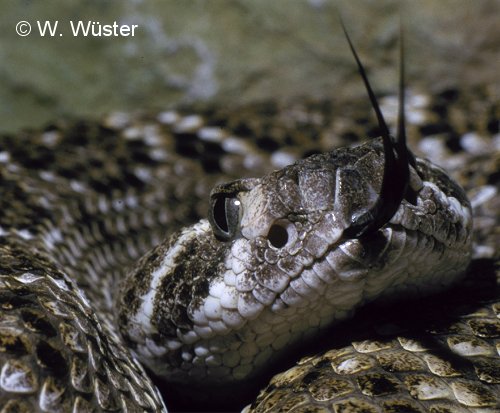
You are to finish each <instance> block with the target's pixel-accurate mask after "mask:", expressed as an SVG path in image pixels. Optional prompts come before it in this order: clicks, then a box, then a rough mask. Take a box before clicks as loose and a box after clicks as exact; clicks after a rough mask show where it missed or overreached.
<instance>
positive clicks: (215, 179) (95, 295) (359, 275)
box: [0, 38, 500, 413]
mask: <svg viewBox="0 0 500 413" xmlns="http://www.w3.org/2000/svg"><path fill="white" fill-rule="evenodd" d="M348 40H349V44H350V45H351V47H352V44H351V43H350V39H349V38H348ZM352 50H353V53H354V56H355V58H356V61H357V63H358V65H359V70H360V73H361V76H362V78H363V81H364V82H365V85H366V86H367V90H368V92H369V96H370V99H369V103H370V104H371V106H372V108H373V109H374V110H375V113H376V115H377V119H378V124H377V125H376V126H375V130H376V132H377V134H380V135H381V137H374V138H371V139H369V140H368V141H367V142H365V143H362V144H359V142H356V143H355V144H354V145H353V142H352V140H353V138H352V137H353V135H355V140H356V141H357V140H358V139H359V136H362V135H361V134H359V133H358V132H357V131H356V132H354V133H353V132H347V131H346V130H345V125H342V124H341V125H340V126H332V125H337V124H336V123H335V113H336V109H337V107H336V106H334V105H333V104H332V103H331V102H329V103H325V102H319V103H318V102H308V103H303V102H302V103H300V104H290V105H288V106H287V105H284V106H283V105H281V104H278V103H276V102H266V103H262V104H259V105H249V106H247V107H239V108H230V109H228V108H214V107H211V106H207V107H199V108H196V110H193V109H192V108H176V109H171V110H165V111H162V112H159V113H157V114H153V115H152V114H144V113H137V114H130V113H122V112H115V113H111V114H109V115H107V116H104V117H103V118H101V119H99V120H79V121H71V120H70V121H67V120H60V121H58V122H55V123H53V124H50V125H47V126H46V127H45V128H44V129H41V130H29V131H24V132H21V133H19V134H15V135H9V134H3V135H2V136H1V137H0V412H1V413H7V412H38V411H40V412H90V411H125V412H153V411H155V412H160V411H161V412H165V411H167V407H168V408H169V411H176V410H177V409H179V410H186V409H187V410H192V409H198V410H201V411H208V410H219V409H225V410H229V411H235V410H240V409H243V411H244V412H247V413H249V412H295V413H298V412H336V413H339V412H422V411H429V412H434V413H437V412H495V411H500V376H499V373H498V372H499V371H500V356H499V353H500V347H499V345H500V342H499V337H500V321H499V320H498V317H499V314H500V301H499V297H500V296H499V295H498V291H497V281H496V279H494V278H495V276H494V265H495V264H494V259H493V263H492V260H491V259H490V260H488V259H483V260H481V259H480V258H481V251H482V254H483V255H484V256H487V258H491V257H494V256H495V254H496V251H495V250H494V249H495V238H492V235H491V234H492V233H494V231H492V230H491V228H485V226H483V227H481V228H479V227H478V228H479V229H478V228H474V229H473V217H472V215H473V209H474V215H475V214H476V212H477V211H480V212H481V211H483V210H486V212H484V211H483V212H484V214H485V215H487V216H488V217H490V218H491V216H493V220H495V219H496V218H495V217H496V215H495V214H496V212H495V211H493V212H491V210H489V209H488V208H490V209H494V208H495V205H496V204H495V202H497V201H496V200H497V199H498V197H496V189H495V187H494V185H491V184H490V182H487V183H486V184H484V183H483V184H482V188H481V191H479V190H478V189H477V188H476V193H475V197H474V199H472V203H471V202H470V201H469V199H468V197H467V194H466V191H465V190H464V189H463V188H462V187H461V186H460V185H459V184H458V183H456V181H455V180H454V179H453V178H452V177H451V176H450V173H448V172H447V171H445V170H444V169H442V168H441V167H439V166H437V165H436V164H434V163H433V162H431V161H430V160H427V159H425V158H422V157H418V156H415V155H414V154H413V153H412V152H411V151H410V150H409V149H408V148H407V145H406V134H405V129H406V128H405V109H404V108H405V105H404V99H403V97H404V93H403V92H404V87H403V86H401V87H400V93H399V98H396V100H397V99H399V108H400V115H399V117H398V121H397V134H396V138H393V137H392V135H391V134H390V128H389V127H388V126H387V124H386V122H385V119H384V115H383V114H382V112H383V111H384V112H386V113H387V111H388V109H387V107H385V106H384V104H381V105H380V106H381V107H382V109H381V108H380V107H379V104H378V103H377V99H376V98H375V97H374V94H373V92H372V90H371V87H370V85H369V82H368V79H367V77H366V74H365V71H364V69H363V66H362V64H361V62H359V58H358V57H357V54H356V52H355V51H354V48H353V47H352ZM441 98H442V99H445V100H446V98H447V99H448V101H449V100H450V93H449V91H446V92H444V93H443V94H442V95H441ZM420 100H421V99H420ZM424 100H425V99H424ZM451 100H454V101H456V102H458V101H460V99H459V98H458V97H457V95H453V96H452V99H451ZM416 101H419V100H418V99H416ZM426 102H427V104H424V105H422V103H420V104H419V105H420V106H419V107H418V108H417V109H416V110H417V112H418V110H420V111H421V112H422V111H423V110H427V109H428V107H431V106H432V105H431V104H430V103H429V101H426ZM343 104H346V103H345V102H344V103H343ZM448 104H449V102H446V105H448ZM358 105H359V102H356V103H353V104H352V107H358ZM446 105H445V107H446ZM417 106H418V105H417ZM491 107H494V104H492V106H491ZM361 108H362V111H364V112H367V111H369V110H370V108H369V106H367V102H362V103H361ZM436 108H441V109H442V108H443V105H441V106H439V105H437V106H436V105H435V106H434V107H431V108H430V109H429V110H430V111H432V110H435V111H436V110H437V109H436ZM448 113H450V112H448ZM491 113H492V114H493V115H492V117H493V119H495V116H496V115H497V114H498V108H496V109H495V108H494V109H492V110H491ZM363 116H364V117H363V119H364V120H365V121H364V122H358V124H359V123H360V124H362V125H363V127H364V128H365V130H366V129H367V126H366V125H368V124H369V122H370V121H366V119H367V118H369V116H368V114H365V115H363ZM434 119H436V118H435V117H434ZM358 120H359V119H358ZM330 122H331V123H330ZM355 123H356V122H355ZM406 123H407V124H408V125H407V126H408V129H412V128H417V129H419V131H420V133H421V134H423V135H425V134H426V133H425V131H426V130H427V129H426V127H425V126H423V125H422V120H421V119H420V118H419V117H418V116H413V117H410V118H408V117H407V119H406ZM497 123H498V122H496V123H495V122H492V121H491V120H488V121H487V129H488V128H489V129H488V130H490V131H491V130H492V129H493V128H494V127H495V126H494V125H497ZM434 126H435V125H434ZM497 127H498V125H497ZM332 128H333V129H332ZM335 128H340V129H335ZM432 130H433V129H432V128H430V132H428V133H427V135H433V132H432ZM332 131H333V132H332ZM340 131H343V132H340ZM332 134H333V135H337V136H342V137H343V139H344V142H342V143H344V144H348V145H335V144H332V143H331V142H329V143H328V145H329V146H330V149H329V150H324V149H322V148H321V142H320V140H321V139H320V137H325V136H326V137H331V135H332ZM372 134H373V128H372ZM311 136H313V137H315V138H311ZM306 138H307V139H306ZM429 142H431V141H429V140H427V143H429ZM332 146H341V147H336V148H334V149H332V148H331V147H332ZM478 159H479V160H477V159H476V161H475V162H476V163H474V162H472V161H471V165H472V164H474V165H476V164H478V163H482V164H483V165H484V163H485V162H486V161H485V160H484V154H483V157H482V158H481V157H478ZM487 159H493V161H489V162H496V161H495V160H494V159H495V157H494V156H491V154H488V157H487ZM455 169H457V167H456V166H455ZM458 169H459V172H460V171H461V172H463V170H461V169H460V168H458ZM462 169H463V168H462ZM459 172H457V173H459ZM257 173H260V174H261V177H260V178H255V175H256V174H257ZM467 178H468V179H469V180H470V181H471V182H472V181H474V180H475V176H474V175H473V174H472V173H470V174H469V175H468V176H467ZM471 185H472V184H471ZM491 205H493V206H491ZM207 211H208V213H207ZM488 222H490V221H488ZM494 225H495V224H494ZM486 227H488V225H486ZM490 227H491V224H490ZM493 236H494V235H493ZM492 239H493V241H492ZM474 240H476V241H474ZM474 242H475V243H476V244H474ZM474 245H475V246H476V248H475V249H476V250H478V251H480V252H479V253H478V254H479V259H476V258H475V259H473V260H472V264H470V262H471V258H473V250H474V248H473V247H474ZM480 246H482V247H483V249H482V250H481V249H480V248H479V247H480ZM488 246H492V247H491V248H493V252H491V251H490V250H488ZM478 248H479V249H478ZM485 248H486V252H485ZM488 251H489V252H488ZM476 255H477V254H476ZM492 274H493V275H492ZM453 285H455V287H453ZM450 288H451V289H450ZM443 291H444V292H443ZM429 295H431V298H429V299H426V298H425V297H427V296H429ZM358 307H361V308H360V310H359V311H357V314H354V313H355V310H356V309H357V308H358ZM398 317H399V318H398ZM398 323H399V324H398ZM332 340H333V341H332ZM321 346H323V348H320V349H319V350H318V347H321ZM325 346H326V349H325ZM304 348H305V349H306V353H308V352H309V354H308V355H306V356H304V357H303V358H302V359H300V361H298V362H297V364H295V365H292V366H291V367H290V359H291V358H292V356H294V354H295V352H296V351H297V352H298V351H303V350H304ZM307 349H309V350H307ZM311 349H313V350H311ZM311 352H312V353H311ZM292 364H293V363H292ZM283 365H285V366H286V367H289V369H288V370H286V371H283V372H281V373H279V374H277V375H275V376H274V377H272V378H271V374H273V373H276V370H273V369H272V366H283ZM268 370H269V372H267V371H268ZM261 376H262V377H263V379H262V380H264V381H268V384H267V386H265V388H264V389H263V390H261V392H260V393H259V394H258V395H256V394H255V393H254V391H255V389H254V387H255V386H256V383H262V382H261V381H258V380H257V378H258V377H261ZM257 386H258V384H257ZM246 391H248V392H249V394H250V396H246V395H242V394H245V392H246ZM248 397H250V398H248ZM252 398H253V400H252Z"/></svg>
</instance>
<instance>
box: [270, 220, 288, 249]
mask: <svg viewBox="0 0 500 413" xmlns="http://www.w3.org/2000/svg"><path fill="white" fill-rule="evenodd" d="M267 239H268V240H269V242H270V243H271V245H272V246H273V247H275V248H282V247H284V246H285V245H286V244H287V243H288V231H287V229H286V228H285V227H284V226H282V225H280V224H273V225H271V228H269V232H268V234H267Z"/></svg>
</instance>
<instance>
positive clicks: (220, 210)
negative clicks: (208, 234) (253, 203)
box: [209, 194, 241, 241]
mask: <svg viewBox="0 0 500 413" xmlns="http://www.w3.org/2000/svg"><path fill="white" fill-rule="evenodd" d="M240 216H241V202H240V201H239V200H238V198H236V197H235V196H234V195H229V196H228V195H226V194H223V195H219V196H215V197H213V198H212V201H211V205H210V213H209V219H210V223H211V224H212V229H213V231H214V234H215V236H216V237H217V238H219V239H220V240H221V241H229V240H230V239H231V238H232V237H233V236H234V235H235V234H236V231H237V230H238V227H239V223H240Z"/></svg>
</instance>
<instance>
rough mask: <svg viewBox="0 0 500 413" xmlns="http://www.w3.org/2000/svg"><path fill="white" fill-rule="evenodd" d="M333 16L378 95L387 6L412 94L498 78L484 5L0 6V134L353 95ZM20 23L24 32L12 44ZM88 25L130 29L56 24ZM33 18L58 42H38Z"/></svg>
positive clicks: (496, 36) (383, 78)
mask: <svg viewBox="0 0 500 413" xmlns="http://www.w3.org/2000/svg"><path fill="white" fill-rule="evenodd" d="M337 7H338V9H340V11H341V12H342V15H343V17H344V20H345V22H346V25H347V27H348V29H349V31H350V33H351V36H352V38H353V41H354V43H355V44H356V46H357V48H358V50H359V53H360V54H361V56H362V58H363V60H364V62H365V64H366V65H367V66H368V67H369V74H370V78H371V80H372V82H373V83H374V86H375V88H376V89H377V90H378V91H379V92H382V93H388V92H392V93H394V92H395V91H396V87H397V73H398V69H397V62H398V53H397V46H398V39H399V14H400V13H399V12H400V10H401V15H402V17H403V21H404V28H405V33H406V42H405V43H406V59H407V70H408V83H409V84H410V85H411V86H412V88H416V89H419V88H421V89H422V90H425V91H430V92H432V91H437V90H443V89H444V88H447V87H460V88H466V87H474V86H475V85H477V84H494V83H496V82H498V70H499V68H500V24H499V21H500V2H499V1H498V0H474V1H472V0H440V1H439V2H438V1H435V0H418V1H397V0H384V1H380V0H377V1H375V0H356V1H336V2H335V1H333V0H274V1H267V0H252V1H250V0H247V1H244V0H211V1H207V0H191V1H189V2H188V1H176V0H168V1H166V0H156V1H155V0H148V1H143V0H123V1H117V0H107V1H106V0H86V1H78V0H58V1H43V2H42V1H35V0H18V1H7V0H0V79H1V82H0V131H2V132H6V131H7V132H12V131H16V130H18V129H20V128H25V127H41V126H43V125H44V124H46V123H48V122H50V121H51V120H53V119H57V118H59V117H82V116H85V117H92V118H95V117H98V116H100V115H101V114H103V113H107V112H110V111H115V110H126V111H134V110H141V111H149V110H151V111H153V110H162V109H165V108H169V107H173V106H176V105H179V104H189V103H192V102H199V101H215V102H217V103H219V104H222V105H234V104H241V103H246V102H255V101H260V100H266V99H279V100H290V99H297V98H301V97H312V98H330V97H333V98H340V99H341V98H342V97H344V96H357V95H360V96H364V93H365V92H364V90H363V87H362V84H361V82H360V81H359V77H358V75H357V73H356V72H355V70H354V62H353V59H352V57H351V55H350V52H349V50H348V48H347V44H346V41H345V39H344V36H343V35H342V33H341V30H340V25H339V22H338V17H337ZM21 20H23V21H27V22H29V23H30V24H31V25H32V32H31V34H30V35H28V36H25V37H21V36H19V35H17V34H16V24H17V23H18V22H19V21H21ZM90 20H91V21H98V22H100V23H102V24H113V22H114V21H116V22H117V23H118V24H128V25H134V24H135V25H138V28H137V29H136V30H135V36H134V37H131V36H129V37H91V36H88V37H84V36H83V35H80V36H78V37H73V35H72V33H71V29H70V26H69V22H70V21H74V22H76V21H83V22H87V21H90ZM37 21H39V22H41V23H42V24H43V23H44V22H45V21H49V22H51V23H54V22H55V21H58V22H59V26H58V33H62V34H63V36H58V35H56V36H55V37H49V35H48V32H46V35H45V36H44V37H42V36H40V34H39V33H38V28H37Z"/></svg>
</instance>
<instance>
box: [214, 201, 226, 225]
mask: <svg viewBox="0 0 500 413" xmlns="http://www.w3.org/2000/svg"><path fill="white" fill-rule="evenodd" d="M214 221H215V223H216V224H217V225H218V226H219V228H220V229H221V230H222V231H224V232H228V231H229V226H228V224H227V217H226V197H220V198H217V199H216V200H215V203H214Z"/></svg>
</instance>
